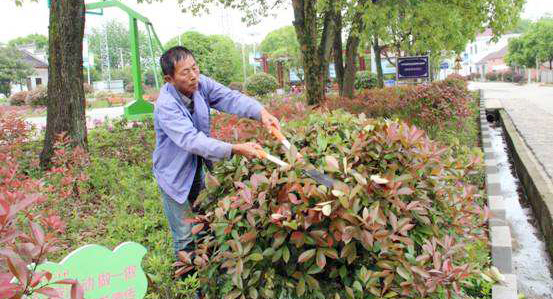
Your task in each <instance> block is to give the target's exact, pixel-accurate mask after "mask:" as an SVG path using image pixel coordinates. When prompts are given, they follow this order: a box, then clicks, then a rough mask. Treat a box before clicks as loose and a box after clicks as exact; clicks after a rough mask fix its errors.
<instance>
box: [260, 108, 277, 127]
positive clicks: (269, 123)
mask: <svg viewBox="0 0 553 299" xmlns="http://www.w3.org/2000/svg"><path fill="white" fill-rule="evenodd" d="M261 122H262V123H263V125H264V126H265V128H266V129H267V130H269V131H271V129H277V130H279V131H280V123H279V121H278V119H277V118H276V117H274V116H273V115H272V114H271V113H269V111H267V110H265V109H263V110H261Z"/></svg>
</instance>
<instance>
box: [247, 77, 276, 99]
mask: <svg viewBox="0 0 553 299" xmlns="http://www.w3.org/2000/svg"><path fill="white" fill-rule="evenodd" d="M277 87H278V82H277V80H276V78H275V77H273V76H271V75H269V74H266V73H257V74H254V75H252V76H250V77H249V78H248V79H247V80H246V83H245V84H244V89H245V90H246V92H247V93H248V94H250V95H253V96H263V95H266V94H268V93H271V92H274V91H275V90H276V89H277Z"/></svg>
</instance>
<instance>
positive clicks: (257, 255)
mask: <svg viewBox="0 0 553 299" xmlns="http://www.w3.org/2000/svg"><path fill="white" fill-rule="evenodd" d="M248 259H249V260H251V261H254V262H259V261H262V260H263V254H261V253H252V254H250V256H249V257H248Z"/></svg>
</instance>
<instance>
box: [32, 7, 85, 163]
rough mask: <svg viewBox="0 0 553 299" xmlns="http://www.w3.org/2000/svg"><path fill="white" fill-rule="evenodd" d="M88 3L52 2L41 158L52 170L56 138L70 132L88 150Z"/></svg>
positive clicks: (76, 142)
mask: <svg viewBox="0 0 553 299" xmlns="http://www.w3.org/2000/svg"><path fill="white" fill-rule="evenodd" d="M84 24H85V5H84V0H52V3H51V8H50V26H49V32H48V53H49V56H48V63H49V68H48V108H47V113H48V114H47V119H46V137H45V139H44V148H43V149H42V153H41V154H40V162H41V166H42V167H48V164H49V162H50V159H51V158H52V154H53V145H54V142H55V141H56V136H57V135H58V134H60V133H63V132H66V133H67V136H68V137H69V138H70V139H71V143H72V145H73V146H82V147H83V148H85V149H86V148H87V131H86V119H85V96H84V89H83V56H82V53H83V35H84Z"/></svg>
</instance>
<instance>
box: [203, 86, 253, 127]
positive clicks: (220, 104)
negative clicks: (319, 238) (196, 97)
mask: <svg viewBox="0 0 553 299" xmlns="http://www.w3.org/2000/svg"><path fill="white" fill-rule="evenodd" d="M201 79H202V81H203V82H202V83H203V86H204V92H205V93H206V95H205V98H206V99H208V103H209V106H211V107H213V108H215V109H217V110H219V111H223V112H226V113H231V114H236V115H238V116H241V117H247V118H252V119H256V120H261V110H263V106H262V105H261V103H259V102H258V101H256V100H255V99H252V98H250V97H248V96H246V95H244V94H242V93H240V92H238V91H236V90H231V89H229V88H228V87H226V86H224V85H222V84H220V83H218V82H216V81H214V80H212V79H210V78H208V77H206V76H202V78H201Z"/></svg>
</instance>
